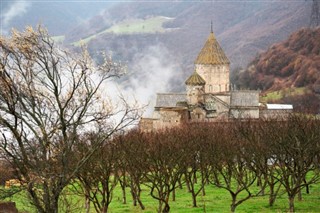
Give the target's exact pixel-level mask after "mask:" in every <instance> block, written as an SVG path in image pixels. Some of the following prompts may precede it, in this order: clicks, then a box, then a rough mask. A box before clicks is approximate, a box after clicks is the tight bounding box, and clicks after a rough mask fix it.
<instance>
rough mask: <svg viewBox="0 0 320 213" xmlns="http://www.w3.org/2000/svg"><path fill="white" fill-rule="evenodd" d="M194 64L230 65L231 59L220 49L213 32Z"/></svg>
mask: <svg viewBox="0 0 320 213" xmlns="http://www.w3.org/2000/svg"><path fill="white" fill-rule="evenodd" d="M194 63H195V64H211V65H220V64H230V61H229V59H228V58H227V56H226V55H225V53H224V52H223V50H222V48H221V47H220V45H219V43H218V41H217V40H216V38H215V36H214V34H213V32H211V33H210V35H209V37H208V39H207V42H206V43H205V45H204V46H203V48H202V49H201V51H200V53H199V55H198V57H197V59H196V61H195V62H194Z"/></svg>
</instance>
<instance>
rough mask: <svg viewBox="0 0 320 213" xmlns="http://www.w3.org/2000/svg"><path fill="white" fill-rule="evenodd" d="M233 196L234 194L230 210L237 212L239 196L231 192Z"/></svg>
mask: <svg viewBox="0 0 320 213" xmlns="http://www.w3.org/2000/svg"><path fill="white" fill-rule="evenodd" d="M231 196H232V203H231V205H230V210H231V212H235V211H236V208H237V204H236V201H237V196H236V195H235V194H231Z"/></svg>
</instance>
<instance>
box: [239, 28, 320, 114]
mask: <svg viewBox="0 0 320 213" xmlns="http://www.w3.org/2000/svg"><path fill="white" fill-rule="evenodd" d="M319 38H320V28H317V29H310V28H304V29H301V30H299V31H297V32H295V33H293V34H291V35H290V36H289V38H288V39H287V40H285V41H282V42H280V43H277V44H274V45H272V46H271V47H269V49H268V50H267V51H266V52H264V53H261V54H260V55H258V56H257V57H256V59H255V60H253V61H252V62H251V64H250V65H249V66H248V68H247V69H246V70H245V71H243V72H242V73H240V74H239V75H238V78H236V79H235V81H236V82H237V83H238V85H239V86H240V87H241V88H250V89H261V90H262V91H263V93H264V94H272V93H275V92H277V93H282V94H280V95H279V96H278V97H274V99H275V100H274V101H284V100H286V101H291V102H293V103H296V104H298V105H304V106H308V105H309V106H312V105H314V104H317V105H319V103H318V99H317V95H319V93H320V39H319ZM269 97H270V98H272V97H271V96H270V95H269ZM306 97H308V99H305V98H306ZM281 99H282V100H281ZM288 99H289V100H288ZM306 100H309V102H306ZM310 101H312V103H311V102H310ZM318 109H319V107H318Z"/></svg>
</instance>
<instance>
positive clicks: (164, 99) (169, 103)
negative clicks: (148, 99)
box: [155, 93, 187, 108]
mask: <svg viewBox="0 0 320 213" xmlns="http://www.w3.org/2000/svg"><path fill="white" fill-rule="evenodd" d="M186 101H187V95H186V94H184V93H158V94H157V100H156V106H155V107H158V108H159V107H176V106H177V103H178V102H186Z"/></svg>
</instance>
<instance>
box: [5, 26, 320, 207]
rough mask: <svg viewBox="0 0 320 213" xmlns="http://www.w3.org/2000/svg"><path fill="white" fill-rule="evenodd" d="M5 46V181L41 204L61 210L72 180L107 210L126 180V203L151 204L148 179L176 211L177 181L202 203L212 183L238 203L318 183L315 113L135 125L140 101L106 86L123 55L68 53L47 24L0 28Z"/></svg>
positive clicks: (319, 143)
mask: <svg viewBox="0 0 320 213" xmlns="http://www.w3.org/2000/svg"><path fill="white" fill-rule="evenodd" d="M0 50H1V51H0V104H1V105H0V131H1V139H0V160H1V165H3V166H5V167H8V168H10V169H8V170H6V169H5V168H0V170H1V171H7V174H5V173H4V172H2V173H1V174H0V176H1V178H3V179H1V181H2V182H3V181H4V179H6V178H11V177H14V178H17V179H19V180H20V181H21V183H22V186H21V188H20V189H21V190H24V191H25V192H26V193H27V194H28V198H29V201H30V203H31V204H32V205H33V207H34V209H36V211H37V212H44V213H55V212H59V206H60V205H61V202H62V199H61V196H62V194H63V192H64V191H65V190H72V191H73V192H74V193H75V194H77V195H78V196H80V197H81V198H83V199H82V200H83V206H84V207H83V208H84V209H85V210H86V212H93V211H95V212H108V210H109V209H110V203H112V201H113V195H114V190H115V189H116V188H117V187H118V188H120V189H121V193H122V196H121V197H122V202H123V203H124V204H126V203H127V202H128V200H130V201H132V205H134V206H139V208H141V209H142V210H144V209H145V203H144V199H143V198H142V196H141V194H142V189H144V190H145V189H147V190H148V192H147V193H148V194H149V196H150V197H151V198H153V199H154V200H155V201H156V202H157V203H158V206H157V211H158V212H170V205H171V203H172V202H175V201H176V200H177V193H178V192H177V189H178V188H179V189H181V188H184V189H185V190H187V191H188V192H189V194H190V198H191V199H190V200H191V201H192V203H190V206H193V207H197V206H198V205H199V204H198V198H199V195H200V194H201V196H206V193H207V191H206V189H207V187H208V186H213V187H216V188H220V189H221V190H224V191H225V193H226V194H228V195H229V196H230V211H231V212H235V211H236V209H237V207H238V206H239V205H241V204H242V203H244V202H246V201H247V200H249V199H251V198H253V197H257V196H268V197H269V199H268V201H269V202H268V203H266V205H270V206H272V205H273V204H274V203H275V202H276V199H277V198H278V194H279V192H280V191H281V192H285V193H286V195H287V198H288V208H289V211H290V212H294V211H295V209H294V208H295V206H294V204H295V203H294V202H295V200H296V199H302V197H301V196H302V195H301V191H302V190H306V191H307V193H309V188H310V186H311V185H312V184H316V183H319V179H320V176H319V166H320V162H319V161H320V120H319V119H318V118H317V117H315V116H311V115H302V114H298V115H296V114H292V115H289V116H286V117H283V118H281V117H278V118H277V119H259V120H250V119H247V120H228V121H226V122H216V123H206V122H203V123H189V124H184V125H181V126H180V127H177V128H171V129H164V130H162V131H157V132H141V131H139V130H135V129H131V130H128V129H127V127H128V126H130V125H131V124H133V123H134V122H135V121H137V120H138V119H139V116H140V110H139V107H137V106H130V105H129V104H128V103H127V102H126V101H125V100H124V99H123V98H120V101H122V102H121V103H122V104H121V103H119V104H118V105H117V106H115V105H112V103H111V102H110V101H109V100H108V99H105V98H104V91H101V88H102V85H103V84H104V83H105V82H108V81H109V80H110V79H112V78H113V77H117V76H118V75H119V72H121V69H122V67H121V65H120V66H119V65H118V64H115V63H113V62H112V61H111V60H110V59H109V58H104V59H103V60H102V63H101V64H100V65H99V64H95V63H94V62H93V60H92V59H91V57H90V56H89V54H88V52H87V51H86V50H85V49H84V50H83V51H82V52H81V54H77V55H75V54H72V53H69V52H67V51H65V50H63V49H61V48H59V47H58V46H56V45H55V43H54V41H52V40H51V39H50V37H49V36H48V34H47V32H46V31H45V30H43V29H42V28H39V29H38V30H33V29H31V28H28V29H27V30H26V31H25V32H14V33H13V35H12V37H11V38H0ZM9 171H10V172H9ZM3 174H4V175H5V177H4V176H3V177H2V175H3ZM257 186H258V187H257ZM257 188H258V189H257ZM1 191H3V192H4V191H5V190H4V189H2V188H1ZM128 198H130V199H128Z"/></svg>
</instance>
